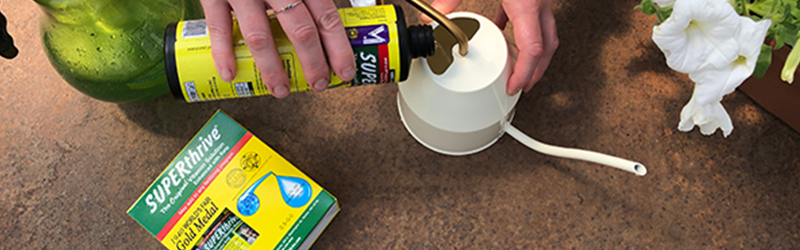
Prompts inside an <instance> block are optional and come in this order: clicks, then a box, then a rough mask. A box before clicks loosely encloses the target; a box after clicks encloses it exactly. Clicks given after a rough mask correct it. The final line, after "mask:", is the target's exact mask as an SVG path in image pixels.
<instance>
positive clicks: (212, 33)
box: [201, 0, 236, 82]
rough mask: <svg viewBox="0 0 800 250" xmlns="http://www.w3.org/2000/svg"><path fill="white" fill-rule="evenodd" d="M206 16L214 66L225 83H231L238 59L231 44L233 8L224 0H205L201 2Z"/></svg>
mask: <svg viewBox="0 0 800 250" xmlns="http://www.w3.org/2000/svg"><path fill="white" fill-rule="evenodd" d="M201 3H202V5H203V10H205V15H206V25H207V27H208V32H209V39H211V56H212V57H213V58H214V66H215V67H216V69H217V73H218V74H219V76H220V77H222V80H223V81H226V82H230V81H233V78H234V77H235V76H236V59H235V58H234V54H233V45H232V42H231V29H233V21H232V19H231V18H232V17H231V7H230V6H229V5H228V3H227V2H226V1H224V0H204V1H202V2H201Z"/></svg>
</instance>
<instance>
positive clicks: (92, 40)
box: [35, 0, 203, 103]
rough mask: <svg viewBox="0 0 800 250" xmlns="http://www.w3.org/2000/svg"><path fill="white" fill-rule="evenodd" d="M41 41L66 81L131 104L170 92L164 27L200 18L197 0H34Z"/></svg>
mask: <svg viewBox="0 0 800 250" xmlns="http://www.w3.org/2000/svg"><path fill="white" fill-rule="evenodd" d="M35 1H36V3H38V4H39V5H40V6H41V7H42V10H43V12H44V14H43V15H42V18H41V20H40V31H41V37H42V44H43V45H44V49H45V52H46V54H47V57H48V58H49V60H50V63H51V64H52V65H53V67H54V68H55V69H56V71H58V73H59V74H60V75H61V77H62V78H64V80H66V81H67V82H68V83H69V84H70V85H72V86H73V87H75V88H76V89H78V90H79V91H81V92H83V93H84V94H86V95H89V96H91V97H93V98H96V99H99V100H103V101H108V102H115V103H130V102H137V101H143V100H148V99H152V98H155V97H158V96H160V95H163V94H165V93H167V92H168V91H169V86H168V85H167V78H166V75H165V73H164V72H165V71H164V30H165V29H166V27H167V24H169V23H170V22H175V21H178V20H186V19H197V18H203V9H202V6H201V5H200V2H199V1H198V0H35Z"/></svg>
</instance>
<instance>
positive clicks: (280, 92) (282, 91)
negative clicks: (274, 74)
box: [272, 85, 289, 98]
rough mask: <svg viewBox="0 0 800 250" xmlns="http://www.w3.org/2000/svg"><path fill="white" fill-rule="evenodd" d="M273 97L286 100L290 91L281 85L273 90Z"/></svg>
mask: <svg viewBox="0 0 800 250" xmlns="http://www.w3.org/2000/svg"><path fill="white" fill-rule="evenodd" d="M272 95H273V96H275V97H278V98H284V97H286V96H287V95H289V89H288V88H286V86H283V85H280V86H277V87H275V88H274V89H272Z"/></svg>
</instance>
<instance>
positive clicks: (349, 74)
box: [342, 67, 356, 81]
mask: <svg viewBox="0 0 800 250" xmlns="http://www.w3.org/2000/svg"><path fill="white" fill-rule="evenodd" d="M353 78H356V68H353V67H350V68H347V69H346V70H344V72H342V80H345V81H350V80H353Z"/></svg>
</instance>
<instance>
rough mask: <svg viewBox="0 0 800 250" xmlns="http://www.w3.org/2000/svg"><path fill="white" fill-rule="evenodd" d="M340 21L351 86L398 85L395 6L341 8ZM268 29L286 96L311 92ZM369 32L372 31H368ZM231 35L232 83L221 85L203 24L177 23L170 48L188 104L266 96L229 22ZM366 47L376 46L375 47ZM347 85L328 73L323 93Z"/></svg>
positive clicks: (290, 50) (285, 44) (285, 43)
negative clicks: (350, 55)
mask: <svg viewBox="0 0 800 250" xmlns="http://www.w3.org/2000/svg"><path fill="white" fill-rule="evenodd" d="M339 15H340V16H341V17H342V21H343V23H344V26H345V30H346V31H348V35H349V36H350V35H355V36H350V38H351V40H350V41H351V45H352V46H353V50H354V52H356V55H355V57H356V61H357V64H358V65H357V67H358V68H357V70H356V71H357V76H356V80H355V81H353V82H355V83H357V84H358V85H363V84H377V83H388V82H397V81H398V80H399V78H400V71H401V68H400V49H399V48H400V44H399V43H400V41H399V38H398V34H397V24H396V21H397V14H396V12H395V9H394V6H392V5H379V6H373V7H363V8H344V9H339ZM363 27H367V28H363ZM270 28H271V29H272V33H273V39H274V40H275V46H276V48H277V50H278V54H279V56H280V59H281V62H282V64H283V67H284V69H285V70H286V72H287V75H288V76H289V82H290V85H291V88H290V91H291V92H301V91H307V90H310V89H311V88H310V87H309V85H308V82H307V81H306V79H305V76H304V75H303V68H302V66H301V65H300V62H299V60H298V58H297V54H296V52H295V49H294V47H293V46H292V44H291V42H290V41H289V39H288V37H287V36H286V34H285V33H284V32H283V29H282V28H281V26H280V23H278V20H277V19H276V18H271V19H270ZM369 28H373V29H372V30H368V29H369ZM359 30H363V31H361V32H360V35H359V32H355V33H350V32H351V31H359ZM233 34H234V35H233V37H232V38H233V39H232V40H233V41H234V53H235V57H236V67H237V68H236V77H235V78H234V80H233V81H231V82H224V81H222V79H221V78H220V76H219V75H218V73H217V71H216V68H215V67H214V60H213V58H212V55H211V43H210V40H209V37H208V31H207V28H206V25H205V21H203V20H195V21H185V22H180V23H178V25H177V28H176V34H175V38H176V42H175V45H174V50H175V67H176V71H177V75H178V83H179V85H180V88H181V92H182V93H183V96H184V99H185V100H186V101H187V102H197V101H210V100H219V99H228V98H238V97H248V96H260V95H268V94H269V91H268V90H267V88H266V86H265V85H264V82H263V80H262V79H261V74H260V73H259V71H258V69H257V68H256V65H255V62H254V60H253V58H252V54H250V50H249V49H248V48H247V45H246V44H245V43H244V39H243V38H242V34H241V31H240V29H239V26H238V24H237V23H236V22H234V29H233ZM371 43H380V45H375V44H371ZM373 52H374V53H373ZM373 54H374V55H373ZM359 55H361V57H359ZM370 55H373V56H370ZM373 59H374V60H373ZM361 79H363V81H361ZM352 85H354V84H352V83H351V82H342V80H341V79H339V78H338V77H336V75H335V74H334V73H333V71H331V83H330V84H329V85H328V88H339V87H348V86H352Z"/></svg>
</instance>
